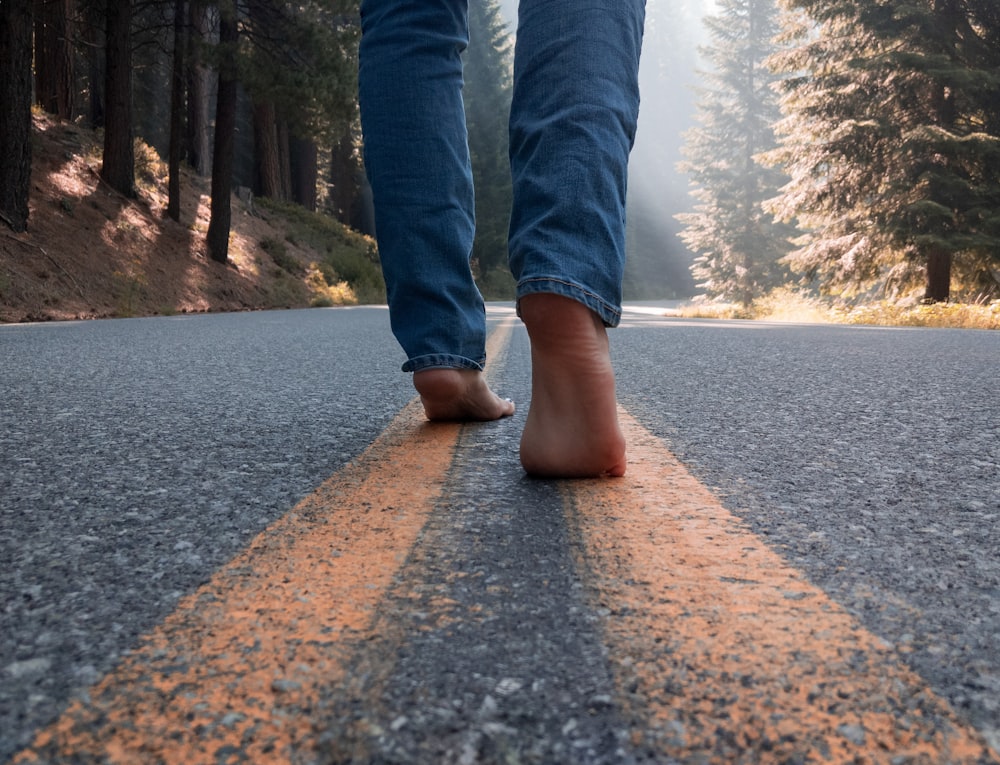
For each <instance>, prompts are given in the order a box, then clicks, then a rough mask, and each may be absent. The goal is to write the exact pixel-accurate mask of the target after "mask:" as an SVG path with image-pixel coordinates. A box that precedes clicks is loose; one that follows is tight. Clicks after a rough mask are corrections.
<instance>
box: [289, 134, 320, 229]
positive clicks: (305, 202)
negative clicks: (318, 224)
mask: <svg viewBox="0 0 1000 765" xmlns="http://www.w3.org/2000/svg"><path fill="white" fill-rule="evenodd" d="M290 143H291V145H290V146H289V153H290V154H291V158H292V161H291V165H292V199H293V200H294V201H295V202H298V203H299V204H300V205H302V206H303V207H304V208H306V209H307V210H311V211H313V212H316V180H317V177H318V168H317V160H318V151H317V149H316V144H315V142H313V141H309V140H306V139H305V138H299V137H297V136H292V138H291V141H290Z"/></svg>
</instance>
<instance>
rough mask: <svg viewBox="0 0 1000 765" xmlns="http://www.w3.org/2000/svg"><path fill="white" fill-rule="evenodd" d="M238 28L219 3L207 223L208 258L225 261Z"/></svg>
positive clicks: (227, 5) (226, 5)
mask: <svg viewBox="0 0 1000 765" xmlns="http://www.w3.org/2000/svg"><path fill="white" fill-rule="evenodd" d="M238 37H239V26H238V23H237V20H236V8H235V7H234V4H233V3H232V1H231V0H229V2H220V3H219V46H220V48H221V53H222V62H221V64H220V65H219V95H218V102H217V105H216V110H215V152H214V157H213V159H212V217H211V219H210V220H209V223H208V236H207V242H208V254H209V255H210V256H211V258H212V260H214V261H217V262H219V263H227V262H228V261H229V230H230V226H231V224H232V215H233V211H232V198H231V195H232V190H233V149H234V146H235V138H236V94H237V87H236V86H237V81H236V61H235V59H236V43H237V40H238Z"/></svg>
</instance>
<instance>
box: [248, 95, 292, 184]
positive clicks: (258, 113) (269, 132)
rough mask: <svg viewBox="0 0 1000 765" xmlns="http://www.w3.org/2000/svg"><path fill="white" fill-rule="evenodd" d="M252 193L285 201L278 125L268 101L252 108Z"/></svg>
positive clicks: (271, 105) (256, 104)
mask: <svg viewBox="0 0 1000 765" xmlns="http://www.w3.org/2000/svg"><path fill="white" fill-rule="evenodd" d="M253 142H254V166H255V167H254V179H255V181H256V183H255V184H254V185H255V187H256V188H254V193H255V194H256V195H257V196H261V197H267V198H269V199H285V196H284V194H283V193H282V188H281V158H280V154H279V151H278V123H277V120H276V118H275V114H274V104H273V103H272V102H270V101H263V102H260V103H255V104H254V106H253Z"/></svg>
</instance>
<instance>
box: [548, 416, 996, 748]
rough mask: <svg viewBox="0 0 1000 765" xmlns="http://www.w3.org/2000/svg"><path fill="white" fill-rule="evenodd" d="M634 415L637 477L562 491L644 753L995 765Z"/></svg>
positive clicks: (630, 433)
mask: <svg viewBox="0 0 1000 765" xmlns="http://www.w3.org/2000/svg"><path fill="white" fill-rule="evenodd" d="M620 415H621V421H622V426H623V428H624V430H625V433H626V439H627V441H628V444H629V471H628V474H627V475H626V476H625V477H624V478H621V479H614V480H607V479H605V480H593V481H578V482H573V483H566V484H564V485H563V492H564V496H565V497H566V499H567V501H568V504H569V505H570V508H571V509H570V511H569V512H570V515H571V521H572V522H573V523H574V524H575V525H576V527H577V528H578V529H579V533H580V534H581V537H582V550H583V552H582V553H581V554H580V565H581V566H582V567H583V569H584V570H585V571H586V572H587V575H588V579H589V580H590V582H591V585H592V586H591V596H592V598H593V601H594V605H595V607H596V608H598V609H600V613H602V614H604V615H605V617H604V619H603V624H604V628H603V629H604V632H605V635H606V639H607V642H608V644H609V647H610V649H611V650H610V659H611V663H612V666H613V669H614V672H615V675H616V680H617V682H618V684H619V688H620V694H621V698H622V701H623V705H624V707H625V709H626V714H627V715H628V716H629V717H631V718H632V719H633V720H634V721H635V728H634V731H635V737H634V738H635V740H634V743H635V744H636V745H638V746H644V747H648V748H651V749H652V750H653V751H654V752H655V753H656V756H657V757H659V758H661V759H663V760H667V759H669V758H673V759H674V760H676V761H677V762H699V763H701V762H704V763H720V764H721V763H726V764H727V765H729V764H731V763H760V762H838V763H846V762H851V763H891V762H894V758H901V759H897V760H895V762H913V763H949V764H958V763H973V762H979V761H990V762H994V761H997V760H996V759H995V758H996V754H995V753H993V752H991V751H990V750H989V749H988V748H987V746H986V744H985V742H984V741H983V740H982V738H981V737H980V736H979V735H978V734H977V733H976V732H975V731H974V730H972V729H970V728H969V727H968V726H965V725H963V724H962V723H961V722H960V721H959V720H958V719H957V717H956V716H955V715H954V713H953V712H952V711H951V710H950V709H949V707H948V705H947V704H946V703H945V702H944V701H943V700H942V699H940V698H938V697H936V696H935V695H934V694H933V693H932V692H931V691H929V690H928V689H927V688H926V686H925V684H924V683H923V682H922V681H921V679H920V678H919V677H917V676H916V675H915V674H914V673H913V672H912V671H910V670H909V669H908V668H906V667H905V666H904V664H903V663H902V661H901V660H900V659H899V657H898V656H896V655H895V653H894V652H893V650H892V649H891V647H890V646H888V645H887V644H886V643H885V642H884V641H882V640H880V639H879V638H877V637H876V636H875V635H873V634H871V633H870V632H868V631H867V630H866V629H865V628H864V627H863V626H862V625H861V624H859V623H858V622H857V621H856V620H855V619H853V618H852V617H851V616H850V615H849V614H848V613H847V612H846V611H845V610H844V609H843V608H842V607H840V606H839V605H838V604H836V603H835V602H833V601H832V600H831V599H830V598H829V597H828V596H827V595H826V594H825V593H824V592H823V591H822V590H820V589H819V588H818V587H815V586H813V585H812V584H810V583H809V582H808V581H806V579H805V578H804V577H803V576H802V574H800V573H799V572H798V571H796V570H795V569H793V568H792V567H791V566H789V565H788V563H786V562H785V561H784V560H783V559H782V558H781V557H780V556H779V555H778V554H776V553H775V552H773V551H772V550H770V549H769V548H768V547H767V545H766V544H765V543H764V542H763V541H762V540H761V539H760V538H759V537H757V536H755V535H754V534H753V533H751V531H750V530H749V529H748V528H747V527H746V526H745V525H744V524H743V523H741V522H740V521H739V520H738V519H737V518H736V517H735V516H733V515H732V514H731V513H729V512H728V511H727V510H726V509H725V508H723V507H722V505H721V504H720V503H719V502H718V500H717V499H716V498H715V497H714V496H713V495H712V494H711V493H710V492H709V491H708V490H707V489H705V488H704V487H703V486H702V485H701V484H699V483H698V481H697V480H695V479H694V478H693V477H692V476H691V475H690V474H689V473H688V472H687V471H686V470H685V468H684V467H683V466H682V465H681V464H680V463H679V462H678V461H677V460H676V459H675V458H674V457H673V456H672V455H671V454H670V453H669V451H668V450H667V449H666V448H665V447H664V445H663V444H662V443H661V442H660V441H659V440H658V439H657V438H655V437H654V436H653V435H652V434H650V433H649V432H648V431H647V430H645V429H644V428H643V427H642V426H641V425H640V424H639V423H638V422H637V421H636V420H635V419H634V418H632V417H631V416H629V415H628V414H627V413H625V412H624V411H622V412H621V413H620ZM980 758H982V759H980Z"/></svg>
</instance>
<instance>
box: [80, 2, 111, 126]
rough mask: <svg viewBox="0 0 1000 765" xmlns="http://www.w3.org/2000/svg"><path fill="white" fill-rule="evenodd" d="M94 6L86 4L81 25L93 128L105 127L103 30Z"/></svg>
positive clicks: (88, 103) (89, 108) (88, 111)
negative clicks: (96, 16) (96, 17)
mask: <svg viewBox="0 0 1000 765" xmlns="http://www.w3.org/2000/svg"><path fill="white" fill-rule="evenodd" d="M96 10H97V9H95V8H94V7H93V6H92V4H84V13H85V18H84V19H83V22H82V24H81V25H80V29H81V33H82V36H83V40H84V43H85V45H84V51H85V56H86V59H87V91H88V98H87V117H88V119H89V121H90V125H91V127H95V128H96V127H104V81H105V79H106V77H105V71H106V70H105V66H104V56H103V55H101V52H102V50H103V48H104V41H103V40H101V29H100V25H99V24H98V23H97V20H96V19H95V18H94V16H95V15H96V13H95V11H96Z"/></svg>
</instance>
